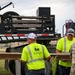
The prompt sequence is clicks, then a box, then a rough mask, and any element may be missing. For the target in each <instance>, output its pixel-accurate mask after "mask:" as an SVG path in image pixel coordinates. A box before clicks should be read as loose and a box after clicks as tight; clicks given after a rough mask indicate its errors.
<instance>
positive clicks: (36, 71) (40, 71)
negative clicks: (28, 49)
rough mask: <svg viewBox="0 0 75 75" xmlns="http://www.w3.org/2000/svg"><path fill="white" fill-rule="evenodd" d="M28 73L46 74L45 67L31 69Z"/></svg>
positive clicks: (31, 74)
mask: <svg viewBox="0 0 75 75" xmlns="http://www.w3.org/2000/svg"><path fill="white" fill-rule="evenodd" d="M26 75H45V69H41V70H30V71H28V72H27V74H26Z"/></svg>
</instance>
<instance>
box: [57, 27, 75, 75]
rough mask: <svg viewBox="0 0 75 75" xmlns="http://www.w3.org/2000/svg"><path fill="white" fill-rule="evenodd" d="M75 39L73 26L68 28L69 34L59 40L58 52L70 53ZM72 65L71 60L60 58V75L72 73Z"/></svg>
mask: <svg viewBox="0 0 75 75" xmlns="http://www.w3.org/2000/svg"><path fill="white" fill-rule="evenodd" d="M74 41H75V38H74V30H73V29H72V28H70V29H68V31H67V36H64V37H63V38H61V39H59V40H58V43H57V46H56V53H68V52H70V47H71V45H72V44H73V42H74ZM71 66H72V62H71V60H59V62H58V71H59V72H58V73H59V75H70V68H71Z"/></svg>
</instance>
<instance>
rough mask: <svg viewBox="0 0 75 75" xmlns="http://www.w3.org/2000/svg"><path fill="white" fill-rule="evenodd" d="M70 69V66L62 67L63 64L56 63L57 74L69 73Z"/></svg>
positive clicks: (67, 74) (64, 74) (66, 74)
mask: <svg viewBox="0 0 75 75" xmlns="http://www.w3.org/2000/svg"><path fill="white" fill-rule="evenodd" d="M70 69H71V67H64V66H60V65H58V72H59V75H70Z"/></svg>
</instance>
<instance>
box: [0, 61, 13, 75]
mask: <svg viewBox="0 0 75 75" xmlns="http://www.w3.org/2000/svg"><path fill="white" fill-rule="evenodd" d="M0 75H13V74H12V73H11V72H10V70H6V69H5V68H4V60H0Z"/></svg>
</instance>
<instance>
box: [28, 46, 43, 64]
mask: <svg viewBox="0 0 75 75" xmlns="http://www.w3.org/2000/svg"><path fill="white" fill-rule="evenodd" d="M41 46H42V52H43V58H38V59H33V58H32V53H31V51H30V48H29V46H27V49H28V52H29V54H30V58H31V60H30V61H28V62H27V63H31V62H35V61H39V60H44V47H43V45H41Z"/></svg>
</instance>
